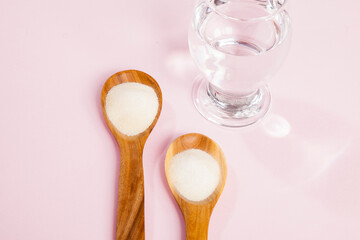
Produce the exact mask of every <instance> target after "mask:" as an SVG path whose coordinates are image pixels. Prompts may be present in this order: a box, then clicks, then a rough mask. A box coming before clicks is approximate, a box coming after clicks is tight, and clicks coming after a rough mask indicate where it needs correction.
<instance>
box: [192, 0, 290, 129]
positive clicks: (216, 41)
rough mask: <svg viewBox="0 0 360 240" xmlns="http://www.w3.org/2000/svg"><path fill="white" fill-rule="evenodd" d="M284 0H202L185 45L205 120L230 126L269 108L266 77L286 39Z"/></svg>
mask: <svg viewBox="0 0 360 240" xmlns="http://www.w3.org/2000/svg"><path fill="white" fill-rule="evenodd" d="M285 2H286V0H201V1H199V2H198V4H197V5H196V7H195V10H194V16H193V20H192V23H191V27H190V30H189V49H190V53H191V55H192V58H193V59H194V61H195V63H196V65H197V66H198V67H199V69H200V70H201V72H202V74H200V75H199V76H198V77H197V78H196V79H195V84H194V86H193V100H194V104H195V106H196V108H197V109H198V111H199V112H200V113H201V114H202V115H203V116H204V117H205V118H206V119H208V120H210V121H212V122H214V123H217V124H220V125H223V126H229V127H242V126H247V125H250V124H252V123H255V122H257V121H258V120H260V119H261V118H263V117H264V116H265V114H266V113H267V112H268V110H269V108H270V102H271V95H270V91H269V89H268V87H267V84H266V82H267V81H268V80H269V79H271V78H272V77H273V75H274V74H275V73H276V72H277V71H278V70H279V68H280V66H281V64H282V63H283V61H284V59H285V56H286V55H287V52H288V49H289V45H290V35H291V34H290V32H291V31H290V18H289V15H288V13H287V11H286V10H285V8H284V5H285Z"/></svg>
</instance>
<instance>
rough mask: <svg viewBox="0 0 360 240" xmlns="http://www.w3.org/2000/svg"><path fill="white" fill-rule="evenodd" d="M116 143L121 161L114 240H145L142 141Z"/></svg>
mask: <svg viewBox="0 0 360 240" xmlns="http://www.w3.org/2000/svg"><path fill="white" fill-rule="evenodd" d="M118 144H119V148H120V155H121V160H120V173H119V193H118V208H117V224H116V240H128V239H131V240H143V239H145V224H144V175H143V165H142V154H143V148H144V142H143V141H141V140H136V141H131V142H129V141H126V142H125V141H118Z"/></svg>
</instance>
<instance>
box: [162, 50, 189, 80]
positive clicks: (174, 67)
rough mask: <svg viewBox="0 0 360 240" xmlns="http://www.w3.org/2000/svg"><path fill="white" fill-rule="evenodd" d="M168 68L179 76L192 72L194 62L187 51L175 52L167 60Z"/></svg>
mask: <svg viewBox="0 0 360 240" xmlns="http://www.w3.org/2000/svg"><path fill="white" fill-rule="evenodd" d="M166 66H167V68H168V69H169V70H170V71H171V72H173V73H175V74H176V75H178V76H181V75H182V74H184V73H187V72H191V71H192V70H193V69H194V67H195V66H194V62H193V60H192V58H191V56H190V54H189V52H187V51H174V52H172V53H171V54H169V56H168V57H167V59H166Z"/></svg>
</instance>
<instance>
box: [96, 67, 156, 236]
mask: <svg viewBox="0 0 360 240" xmlns="http://www.w3.org/2000/svg"><path fill="white" fill-rule="evenodd" d="M126 82H137V83H141V84H145V85H148V86H150V87H152V88H153V89H154V91H155V92H156V94H157V97H158V100H159V108H158V112H157V115H156V117H155V119H154V121H153V123H152V124H151V125H150V126H149V127H148V128H147V129H146V130H145V131H144V132H142V133H139V134H138V135H135V136H127V135H125V134H122V133H121V132H120V131H118V130H117V129H116V127H115V126H114V125H113V124H112V123H111V122H110V120H109V119H108V116H107V114H106V111H105V103H106V95H107V93H108V92H109V90H110V89H111V88H112V87H114V86H116V85H118V84H122V83H126ZM101 106H102V110H103V114H104V117H105V121H106V123H107V125H108V127H109V129H110V131H111V132H112V134H113V135H114V137H115V139H116V142H117V143H118V146H119V150H120V156H121V160H120V170H119V171H120V173H119V192H118V207H117V224H116V240H125V239H127V240H142V239H145V223H144V175H143V163H142V156H143V149H144V145H145V142H146V139H147V138H148V136H149V134H150V132H151V131H152V129H153V128H154V126H155V124H156V122H157V120H158V118H159V116H160V112H161V107H162V94H161V89H160V87H159V85H158V83H157V82H156V81H155V80H154V79H153V78H152V77H151V76H149V75H148V74H146V73H144V72H141V71H137V70H126V71H122V72H118V73H116V74H114V75H112V76H111V77H110V78H109V79H108V80H107V81H106V82H105V84H104V86H103V89H102V92H101Z"/></svg>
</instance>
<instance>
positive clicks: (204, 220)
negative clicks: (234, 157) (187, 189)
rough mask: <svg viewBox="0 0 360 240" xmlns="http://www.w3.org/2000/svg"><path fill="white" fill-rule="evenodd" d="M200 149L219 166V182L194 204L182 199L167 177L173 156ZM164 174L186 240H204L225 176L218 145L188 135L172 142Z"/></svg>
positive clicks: (223, 162)
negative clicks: (182, 222) (181, 219)
mask: <svg viewBox="0 0 360 240" xmlns="http://www.w3.org/2000/svg"><path fill="white" fill-rule="evenodd" d="M193 148H195V149H200V150H202V151H205V152H207V153H209V154H210V155H211V156H212V157H213V158H214V159H215V160H216V161H217V162H218V163H219V166H220V174H221V175H220V181H219V184H218V186H217V187H216V189H215V190H214V192H213V193H212V194H211V195H210V196H209V197H208V198H206V199H205V200H202V201H199V202H194V201H189V200H187V199H185V198H183V197H182V196H181V195H180V194H179V193H178V192H177V190H176V189H175V187H174V185H173V184H172V182H171V178H170V176H169V166H170V161H171V159H172V157H173V156H174V155H176V154H177V153H180V152H182V151H185V150H188V149H193ZM165 174H166V179H167V182H168V184H169V187H170V190H171V192H172V194H173V196H174V198H175V200H176V202H177V203H178V205H179V207H180V210H181V212H182V214H183V216H184V219H185V225H186V239H187V240H206V239H207V236H208V228H209V221H210V217H211V213H212V211H213V209H214V207H215V204H216V202H217V200H218V199H219V197H220V195H221V193H222V190H223V189H224V186H225V180H226V175H227V169H226V162H225V156H224V153H223V152H222V150H221V148H220V147H219V145H217V144H216V143H215V142H214V141H213V140H211V139H210V138H208V137H206V136H204V135H201V134H197V133H190V134H186V135H183V136H181V137H179V138H177V139H176V140H175V141H173V142H172V143H171V145H170V147H169V148H168V151H167V153H166V157H165Z"/></svg>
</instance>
